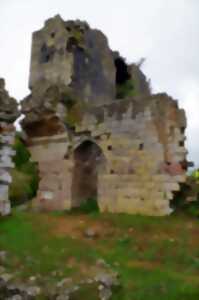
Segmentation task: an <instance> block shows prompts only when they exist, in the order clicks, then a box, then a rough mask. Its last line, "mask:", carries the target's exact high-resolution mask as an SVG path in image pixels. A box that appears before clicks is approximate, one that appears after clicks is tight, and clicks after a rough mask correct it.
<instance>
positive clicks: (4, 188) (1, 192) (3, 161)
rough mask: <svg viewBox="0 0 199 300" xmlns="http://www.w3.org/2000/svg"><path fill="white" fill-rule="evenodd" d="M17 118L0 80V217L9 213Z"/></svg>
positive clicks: (14, 104)
mask: <svg viewBox="0 0 199 300" xmlns="http://www.w3.org/2000/svg"><path fill="white" fill-rule="evenodd" d="M18 116H19V111H18V106H17V102H16V100H15V99H13V98H11V97H10V96H9V94H8V92H7V91H6V90H5V81H4V79H1V78H0V216H5V215H8V214H9V213H10V210H11V207H10V201H9V184H10V183H11V181H12V178H11V175H10V170H11V169H12V168H13V167H14V163H13V161H12V157H13V156H14V155H15V151H14V150H13V149H12V145H13V143H14V138H15V127H14V125H13V123H14V121H15V120H16V119H17V117H18Z"/></svg>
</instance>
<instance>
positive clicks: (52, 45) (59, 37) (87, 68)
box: [29, 15, 115, 104]
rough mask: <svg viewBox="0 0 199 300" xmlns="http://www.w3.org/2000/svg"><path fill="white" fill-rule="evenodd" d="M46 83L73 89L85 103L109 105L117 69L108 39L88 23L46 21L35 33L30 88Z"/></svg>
mask: <svg viewBox="0 0 199 300" xmlns="http://www.w3.org/2000/svg"><path fill="white" fill-rule="evenodd" d="M44 80H46V81H48V82H50V83H51V85H54V84H63V85H65V86H70V87H71V88H72V89H73V91H74V92H75V95H76V97H80V98H81V99H82V100H84V101H85V102H91V103H92V102H93V101H95V104H96V103H97V104H105V103H110V102H111V100H113V99H114V97H115V67H114V62H113V59H112V52H111V50H110V49H109V47H108V42H107V39H106V37H105V36H104V35H103V34H102V33H101V32H100V31H99V30H91V29H90V27H89V25H88V24H87V23H86V22H81V21H76V22H74V21H67V22H64V21H63V20H62V19H61V17H60V16H59V15H58V16H56V17H54V18H52V19H49V20H47V21H46V22H45V26H44V28H43V29H42V30H39V31H36V32H34V33H33V39H32V55H31V67H30V79H29V87H30V88H34V86H36V85H37V83H38V82H40V81H44Z"/></svg>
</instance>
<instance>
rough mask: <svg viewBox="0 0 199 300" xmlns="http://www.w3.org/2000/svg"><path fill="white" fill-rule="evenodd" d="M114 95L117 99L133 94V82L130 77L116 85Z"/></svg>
mask: <svg viewBox="0 0 199 300" xmlns="http://www.w3.org/2000/svg"><path fill="white" fill-rule="evenodd" d="M116 89H117V91H116V95H117V96H116V97H117V98H118V99H124V98H126V97H132V96H134V94H135V91H134V84H133V81H132V80H131V79H129V80H127V81H126V82H124V83H123V84H118V85H117V86H116Z"/></svg>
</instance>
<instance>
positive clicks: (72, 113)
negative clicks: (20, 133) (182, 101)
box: [22, 16, 188, 216]
mask: <svg viewBox="0 0 199 300" xmlns="http://www.w3.org/2000/svg"><path fill="white" fill-rule="evenodd" d="M29 86H30V89H31V94H30V95H28V96H27V97H26V98H25V99H24V100H23V101H22V113H23V114H24V115H25V118H24V119H23V121H22V127H23V130H24V132H25V133H26V135H27V145H28V147H29V150H30V152H31V154H32V159H33V160H34V161H36V162H38V167H39V173H40V184H39V190H38V194H37V197H36V199H34V201H33V203H34V205H35V206H36V207H38V208H41V209H44V210H55V209H61V210H64V209H67V210H69V209H71V208H73V207H78V206H80V205H81V204H82V203H84V202H86V201H93V199H94V198H95V199H97V202H98V205H99V208H100V210H101V211H107V212H113V213H120V212H126V213H132V214H135V213H139V214H145V215H158V216H160V215H167V214H170V213H171V211H172V208H171V203H172V199H173V197H174V193H175V192H176V191H178V190H179V189H180V184H181V183H183V182H184V181H185V180H186V170H187V167H188V162H187V160H186V155H187V150H186V149H185V146H184V141H185V129H186V117H185V112H184V110H182V109H180V108H179V107H178V103H177V102H176V101H175V100H173V99H172V98H171V97H169V96H168V95H167V94H164V93H162V94H155V95H154V94H152V93H151V91H150V86H149V83H148V81H147V79H146V77H145V75H144V74H143V73H142V71H141V70H140V68H139V66H137V65H135V64H132V65H127V64H126V62H125V60H124V59H123V58H122V57H121V56H120V54H119V53H118V52H113V51H111V49H110V48H109V46H108V41H107V39H106V37H105V36H104V35H103V34H102V33H101V32H100V31H99V30H94V29H91V28H90V27H89V25H88V24H87V23H86V22H81V21H67V22H65V21H63V20H62V19H61V17H60V16H55V17H54V18H52V19H49V20H47V21H46V22H45V26H44V28H43V29H41V30H39V31H36V32H35V33H34V34H33V41H32V55H31V68H30V80H29Z"/></svg>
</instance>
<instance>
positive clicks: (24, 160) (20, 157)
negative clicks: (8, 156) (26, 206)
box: [9, 133, 39, 206]
mask: <svg viewBox="0 0 199 300" xmlns="http://www.w3.org/2000/svg"><path fill="white" fill-rule="evenodd" d="M14 150H15V151H16V155H15V157H14V158H13V161H14V163H15V169H13V170H12V174H11V175H12V183H11V185H10V190H9V196H10V200H11V204H12V206H15V205H18V204H21V203H24V202H26V201H28V200H30V199H32V198H33V197H34V196H36V193H37V189H38V182H39V177H38V170H37V165H36V163H34V162H31V161H30V153H29V151H28V149H27V147H26V146H25V144H24V143H23V142H22V139H21V138H20V134H19V133H18V134H17V136H16V139H15V144H14Z"/></svg>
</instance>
